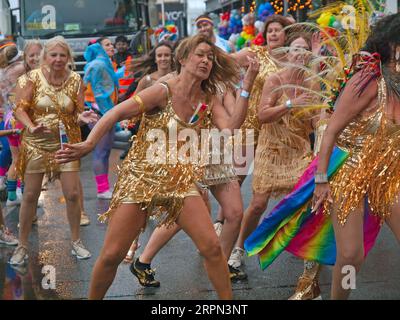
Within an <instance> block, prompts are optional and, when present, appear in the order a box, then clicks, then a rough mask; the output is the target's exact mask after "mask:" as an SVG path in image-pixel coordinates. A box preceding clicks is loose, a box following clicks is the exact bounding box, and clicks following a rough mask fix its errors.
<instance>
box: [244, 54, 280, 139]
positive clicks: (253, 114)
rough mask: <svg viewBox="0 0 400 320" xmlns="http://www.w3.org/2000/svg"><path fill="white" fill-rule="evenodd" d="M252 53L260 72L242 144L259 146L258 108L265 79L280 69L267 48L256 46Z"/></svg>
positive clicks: (254, 87) (251, 99)
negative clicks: (258, 63)
mask: <svg viewBox="0 0 400 320" xmlns="http://www.w3.org/2000/svg"><path fill="white" fill-rule="evenodd" d="M250 52H254V53H255V54H256V56H257V59H258V61H259V62H260V71H259V72H258V74H257V77H256V79H255V80H254V84H253V87H252V90H251V94H250V99H249V108H248V110H247V114H246V119H245V121H244V122H243V124H242V126H241V127H240V129H241V130H242V143H243V144H244V145H246V144H247V142H246V141H247V140H248V141H249V143H250V144H254V145H257V143H258V136H259V133H260V122H259V120H258V107H259V104H260V100H261V96H262V91H263V87H264V83H265V79H267V78H268V77H269V76H270V75H271V74H273V73H275V72H277V71H278V67H277V66H276V64H275V62H274V61H273V60H272V59H271V57H270V55H269V53H268V50H267V48H266V47H261V46H254V47H252V48H250ZM251 130H253V131H251ZM253 133H254V134H253Z"/></svg>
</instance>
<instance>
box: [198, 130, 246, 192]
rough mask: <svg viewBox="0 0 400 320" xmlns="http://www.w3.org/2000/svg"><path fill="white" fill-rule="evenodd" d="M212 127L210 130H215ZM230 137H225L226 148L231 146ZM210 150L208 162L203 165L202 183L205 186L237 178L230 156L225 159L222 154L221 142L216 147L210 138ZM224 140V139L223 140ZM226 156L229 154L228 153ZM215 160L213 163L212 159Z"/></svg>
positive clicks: (222, 146)
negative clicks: (218, 146)
mask: <svg viewBox="0 0 400 320" xmlns="http://www.w3.org/2000/svg"><path fill="white" fill-rule="evenodd" d="M215 129H216V128H215V127H214V128H213V129H212V130H215ZM231 138H232V137H228V138H227V139H226V143H227V145H226V146H225V147H226V148H229V147H230V146H231V143H232V140H231ZM209 141H210V145H211V151H210V156H209V164H207V165H206V166H205V167H204V177H203V178H202V180H201V181H200V183H201V184H202V185H205V186H206V187H211V186H216V185H220V184H225V183H229V182H231V181H235V180H238V179H239V178H238V176H237V175H236V172H235V168H234V166H233V163H232V158H233V157H232V156H231V157H230V159H226V158H225V155H224V145H223V144H222V143H221V146H220V148H216V147H215V146H214V145H213V144H214V143H213V140H212V139H210V140H209ZM224 142H225V140H224ZM226 156H229V155H228V154H227V155H226ZM213 158H214V159H215V160H217V161H218V162H219V163H215V164H213V161H215V160H214V159H213Z"/></svg>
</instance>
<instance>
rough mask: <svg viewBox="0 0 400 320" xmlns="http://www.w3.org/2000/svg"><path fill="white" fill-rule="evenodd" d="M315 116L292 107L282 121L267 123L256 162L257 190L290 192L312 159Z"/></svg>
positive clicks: (271, 192) (254, 187) (263, 129)
mask: <svg viewBox="0 0 400 320" xmlns="http://www.w3.org/2000/svg"><path fill="white" fill-rule="evenodd" d="M311 119H312V115H311V114H310V113H308V112H306V113H301V114H295V111H293V110H291V111H290V113H287V114H285V115H284V116H283V117H282V118H281V119H280V120H279V121H277V122H273V123H266V124H263V125H262V127H261V131H260V135H259V138H258V146H257V150H256V155H255V161H254V172H253V191H254V192H255V193H258V194H264V193H269V194H271V196H278V195H282V194H287V193H289V192H290V191H291V189H292V188H293V187H294V185H295V184H296V182H297V180H298V179H299V177H300V176H301V175H302V173H303V172H304V170H305V168H306V167H307V166H308V165H309V163H310V162H311V159H312V150H311V142H310V134H311V133H312V131H313V128H312V121H311Z"/></svg>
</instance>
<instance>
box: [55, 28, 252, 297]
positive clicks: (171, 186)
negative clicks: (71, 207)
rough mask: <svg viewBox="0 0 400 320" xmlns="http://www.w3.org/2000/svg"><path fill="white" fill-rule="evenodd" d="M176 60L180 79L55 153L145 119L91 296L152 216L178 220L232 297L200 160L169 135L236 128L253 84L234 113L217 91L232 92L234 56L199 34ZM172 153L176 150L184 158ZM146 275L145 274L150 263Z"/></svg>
mask: <svg viewBox="0 0 400 320" xmlns="http://www.w3.org/2000/svg"><path fill="white" fill-rule="evenodd" d="M176 61H177V62H178V65H177V72H178V76H177V77H174V78H172V79H170V80H168V81H167V82H166V83H164V84H157V85H154V86H151V87H149V88H147V89H145V90H143V91H141V92H140V93H139V94H138V95H136V96H134V98H132V99H129V100H127V101H124V102H123V103H121V104H120V105H118V106H116V107H115V108H114V109H112V110H111V111H110V112H108V113H107V114H106V115H105V116H104V117H103V118H102V119H101V120H100V121H99V122H98V123H97V125H96V126H95V127H94V129H93V130H92V131H91V133H90V135H89V137H88V138H87V140H86V141H85V142H83V143H79V144H68V145H67V149H65V150H60V151H59V152H58V154H57V159H58V161H59V162H60V163H65V162H68V161H74V160H76V159H79V158H80V157H82V156H83V155H85V154H87V153H88V152H90V151H91V150H92V149H93V147H94V145H95V144H96V142H97V141H98V140H99V139H100V138H101V136H102V135H103V134H104V133H105V132H107V130H108V129H109V128H110V127H112V126H113V125H114V123H115V122H117V121H121V120H124V119H129V118H132V117H136V116H138V115H140V114H142V118H141V124H140V128H139V132H138V135H137V137H136V139H135V141H134V144H133V147H132V148H131V150H130V152H129V155H128V156H127V158H126V159H125V160H124V162H123V164H122V166H121V169H120V172H119V175H118V182H117V184H116V188H115V189H114V193H113V198H112V200H111V204H110V209H109V211H108V212H107V213H106V214H105V215H104V216H103V219H104V218H107V217H111V219H110V221H109V225H108V230H107V234H106V238H105V242H104V246H103V248H102V251H101V253H100V256H99V258H98V260H97V262H96V265H95V268H94V270H93V274H92V280H91V284H90V291H89V298H90V299H99V298H103V297H104V295H105V294H106V292H107V290H108V288H109V287H110V285H111V284H112V282H113V279H114V277H115V274H116V271H117V268H118V265H119V264H120V263H121V261H122V260H123V259H124V257H125V254H126V252H127V250H128V249H129V246H130V245H131V243H132V241H133V240H134V239H135V238H136V237H137V235H138V234H139V232H140V231H141V230H142V228H144V226H145V223H146V219H147V218H148V216H149V215H155V216H156V217H157V219H158V221H159V225H160V226H161V225H171V224H172V223H174V222H176V223H177V224H178V225H180V226H181V227H182V229H183V230H184V231H185V232H186V233H187V234H188V235H189V236H190V237H191V238H192V240H193V241H194V243H195V244H196V246H197V247H198V249H199V251H200V253H201V254H202V255H203V257H204V264H205V268H206V271H207V273H208V276H209V279H210V280H211V282H212V284H213V286H214V288H215V289H216V292H217V295H218V297H219V298H221V299H231V298H232V289H231V284H230V280H229V271H228V265H227V263H226V258H225V256H224V254H223V252H222V249H221V245H220V243H219V240H218V237H217V235H216V233H215V231H214V228H213V225H212V221H211V218H210V216H209V213H208V210H207V207H206V205H205V203H204V201H203V199H202V197H201V196H200V193H199V191H198V189H197V187H196V186H195V182H196V181H199V180H200V179H201V177H202V175H203V174H202V172H203V170H202V167H203V166H202V163H201V162H203V161H200V162H199V161H194V159H193V158H192V159H188V158H187V157H186V156H185V155H187V152H186V151H187V150H186V151H185V144H184V142H185V141H186V139H184V138H185V137H181V138H179V139H178V142H177V141H176V139H175V138H174V134H171V132H172V133H173V132H176V133H177V134H178V136H179V135H182V134H183V133H185V132H186V134H188V133H190V135H191V137H192V138H190V140H192V139H198V138H199V136H198V135H199V133H200V130H201V129H208V128H209V127H210V125H211V123H214V124H215V125H216V126H217V127H218V128H219V129H230V130H232V129H235V128H239V126H240V124H241V122H242V121H243V119H244V118H245V115H246V111H247V105H248V100H247V96H248V91H249V90H250V89H251V86H250V85H251V84H245V85H244V87H243V89H242V92H241V94H240V96H238V97H237V100H236V110H237V112H235V113H234V114H230V113H229V112H227V109H226V107H225V106H224V103H223V101H222V100H221V99H220V98H219V97H218V95H217V94H216V93H217V90H218V86H217V85H218V83H221V82H223V83H224V84H225V85H226V87H227V88H230V90H234V89H233V88H234V85H235V84H236V83H237V81H238V66H237V64H236V63H235V62H234V60H233V59H231V58H230V57H229V56H228V55H226V54H225V53H223V52H222V51H221V50H220V49H218V48H217V47H216V46H215V45H214V44H213V43H212V42H211V41H209V40H208V39H206V38H204V37H203V36H201V35H197V36H194V37H190V38H187V39H185V40H183V41H182V43H181V44H180V45H179V47H178V49H177V52H176ZM250 63H251V64H255V63H256V61H251V62H250ZM200 103H201V106H202V108H201V109H202V110H203V111H202V112H201V113H198V114H197V117H194V116H193V115H194V113H193V112H194V110H195V109H197V108H196V106H198V105H199V104H200ZM203 106H205V108H203ZM171 130H172V131H171ZM194 142H195V141H194V140H192V141H190V146H191V147H195V146H196V145H197V143H194ZM182 147H183V149H182ZM186 147H187V146H186ZM189 149H191V148H189ZM195 149H196V148H195ZM198 150H199V149H198ZM175 151H179V154H180V156H179V157H177V156H176V152H175ZM189 153H190V154H191V156H193V155H194V156H195V158H196V157H197V155H198V154H199V153H198V151H196V150H192V152H189ZM206 154H207V155H208V150H207V153H206ZM201 158H203V157H201ZM205 158H207V157H205ZM141 272H142V273H143V274H146V267H145V266H144V268H142V269H141Z"/></svg>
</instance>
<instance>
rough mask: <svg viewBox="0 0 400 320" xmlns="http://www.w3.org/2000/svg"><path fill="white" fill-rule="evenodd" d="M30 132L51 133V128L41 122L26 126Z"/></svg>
mask: <svg viewBox="0 0 400 320" xmlns="http://www.w3.org/2000/svg"><path fill="white" fill-rule="evenodd" d="M27 131H28V132H29V133H30V134H41V133H51V130H50V129H49V128H47V127H46V126H45V125H44V124H43V123H41V124H39V125H38V126H31V127H28V128H27Z"/></svg>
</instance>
